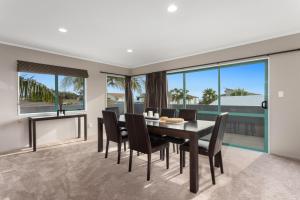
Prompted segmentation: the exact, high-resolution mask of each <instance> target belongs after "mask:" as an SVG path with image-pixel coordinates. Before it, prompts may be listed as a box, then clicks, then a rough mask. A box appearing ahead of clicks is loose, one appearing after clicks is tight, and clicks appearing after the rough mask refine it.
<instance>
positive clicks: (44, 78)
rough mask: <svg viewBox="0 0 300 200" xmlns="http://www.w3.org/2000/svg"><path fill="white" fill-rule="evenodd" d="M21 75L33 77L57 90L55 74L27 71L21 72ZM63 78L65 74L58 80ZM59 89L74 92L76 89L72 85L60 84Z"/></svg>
mask: <svg viewBox="0 0 300 200" xmlns="http://www.w3.org/2000/svg"><path fill="white" fill-rule="evenodd" d="M20 75H21V76H24V77H25V78H32V79H34V80H36V81H37V82H39V83H42V84H44V85H46V86H47V87H48V88H50V89H53V90H55V75H49V74H36V73H27V72H21V73H20ZM63 78H64V76H59V77H58V80H59V81H61V80H62V79H63ZM59 91H69V92H74V89H73V87H71V86H70V87H67V88H62V87H60V85H59Z"/></svg>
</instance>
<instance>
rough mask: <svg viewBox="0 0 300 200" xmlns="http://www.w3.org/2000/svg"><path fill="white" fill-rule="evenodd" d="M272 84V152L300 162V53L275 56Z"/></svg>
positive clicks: (271, 63)
mask: <svg viewBox="0 0 300 200" xmlns="http://www.w3.org/2000/svg"><path fill="white" fill-rule="evenodd" d="M269 82H270V147H271V153H274V154H278V155H282V156H287V157H292V158H298V159H300V122H299V120H300V117H299V113H300V103H299V99H300V87H299V86H300V52H297V53H289V54H281V55H276V56H275V55H274V56H271V58H270V81H269ZM278 91H284V98H278Z"/></svg>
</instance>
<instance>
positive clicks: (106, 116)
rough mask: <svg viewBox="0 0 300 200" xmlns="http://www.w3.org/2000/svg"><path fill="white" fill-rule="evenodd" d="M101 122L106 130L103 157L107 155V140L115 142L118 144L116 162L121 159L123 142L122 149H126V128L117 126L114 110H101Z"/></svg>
mask: <svg viewBox="0 0 300 200" xmlns="http://www.w3.org/2000/svg"><path fill="white" fill-rule="evenodd" d="M102 115H103V122H104V126H105V131H106V152H105V158H107V155H108V147H109V142H110V141H112V142H116V143H117V144H118V164H120V159H121V145H122V142H124V151H126V141H128V133H127V131H126V130H124V129H122V128H120V127H119V126H118V120H117V115H116V113H115V112H114V111H108V110H103V111H102Z"/></svg>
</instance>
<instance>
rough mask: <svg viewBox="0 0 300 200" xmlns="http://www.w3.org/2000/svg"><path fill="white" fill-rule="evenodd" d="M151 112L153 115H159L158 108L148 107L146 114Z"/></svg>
mask: <svg viewBox="0 0 300 200" xmlns="http://www.w3.org/2000/svg"><path fill="white" fill-rule="evenodd" d="M149 111H152V112H153V114H154V113H158V108H150V107H148V108H146V109H145V112H146V113H148V112H149Z"/></svg>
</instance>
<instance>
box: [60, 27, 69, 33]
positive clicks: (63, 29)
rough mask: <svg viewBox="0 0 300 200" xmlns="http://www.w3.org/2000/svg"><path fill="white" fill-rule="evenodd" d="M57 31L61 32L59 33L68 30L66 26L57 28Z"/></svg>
mask: <svg viewBox="0 0 300 200" xmlns="http://www.w3.org/2000/svg"><path fill="white" fill-rule="evenodd" d="M58 31H59V32H61V33H66V32H68V30H67V29H66V28H59V29H58Z"/></svg>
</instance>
